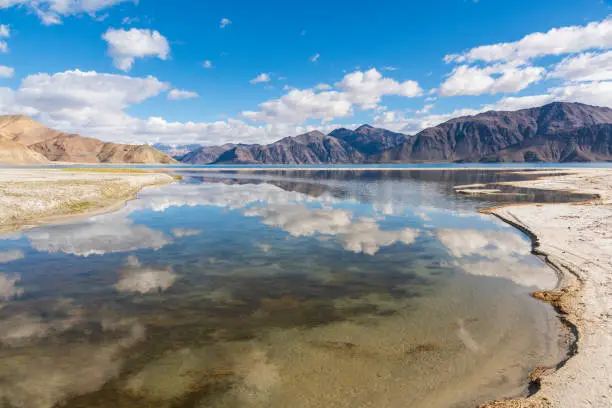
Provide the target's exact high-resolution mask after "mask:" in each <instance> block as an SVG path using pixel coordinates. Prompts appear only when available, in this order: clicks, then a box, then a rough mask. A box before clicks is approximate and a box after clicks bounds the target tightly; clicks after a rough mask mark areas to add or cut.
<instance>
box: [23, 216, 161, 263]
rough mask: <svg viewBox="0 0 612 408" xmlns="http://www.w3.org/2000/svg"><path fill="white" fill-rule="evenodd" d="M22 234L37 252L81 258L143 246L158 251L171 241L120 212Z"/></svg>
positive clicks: (132, 249)
mask: <svg viewBox="0 0 612 408" xmlns="http://www.w3.org/2000/svg"><path fill="white" fill-rule="evenodd" d="M25 235H26V237H27V238H28V239H29V241H30V244H31V245H32V247H33V248H34V249H36V250H37V251H41V252H49V253H56V252H63V253H66V254H71V255H76V256H82V257H88V256H91V255H103V254H108V253H116V252H130V251H135V250H137V249H144V248H148V249H153V250H158V249H160V248H162V247H164V246H166V245H168V244H170V243H172V239H171V238H170V237H167V236H166V235H164V234H163V233H162V232H160V231H156V230H152V229H150V228H148V227H146V226H144V225H137V224H133V223H132V221H131V220H129V219H128V218H127V217H126V214H125V213H124V212H121V211H120V212H116V213H113V214H107V215H103V216H100V217H93V218H90V219H88V220H86V221H81V222H79V223H74V224H70V225H56V226H49V227H43V228H38V229H35V230H31V231H28V232H26V233H25Z"/></svg>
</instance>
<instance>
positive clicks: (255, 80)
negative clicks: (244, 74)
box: [249, 72, 271, 84]
mask: <svg viewBox="0 0 612 408" xmlns="http://www.w3.org/2000/svg"><path fill="white" fill-rule="evenodd" d="M270 81H271V78H270V74H267V73H265V72H264V73H261V74H259V75H257V76H256V77H255V78H253V79H251V80H250V81H249V83H250V84H260V83H262V82H263V83H265V82H270Z"/></svg>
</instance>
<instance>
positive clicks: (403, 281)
mask: <svg viewBox="0 0 612 408" xmlns="http://www.w3.org/2000/svg"><path fill="white" fill-rule="evenodd" d="M199 170H200V169H197V168H196V169H190V168H175V169H173V171H175V172H176V173H177V174H178V175H181V177H182V180H181V182H179V183H175V184H173V185H169V186H165V187H160V188H150V189H146V190H144V191H143V192H141V193H140V194H139V196H138V199H137V200H134V201H131V202H129V203H128V204H127V205H126V206H125V207H124V208H122V209H120V210H118V211H116V212H113V213H109V214H104V215H99V216H95V217H91V218H88V219H81V220H77V221H74V222H71V223H69V224H62V225H53V226H45V227H39V228H34V229H29V230H25V231H23V232H20V233H12V234H5V235H0V358H1V359H2V365H0V401H2V403H3V405H2V406H3V407H7V408H9V407H29V408H30V407H31V408H39V407H41V408H52V407H64V408H76V407H83V408H85V407H87V408H91V407H96V408H98V407H99V408H102V407H117V408H122V407H130V408H132V407H133V408H139V407H143V408H144V407H156V408H166V407H167V408H179V407H181V408H187V407H195V408H199V407H227V408H229V407H245V408H251V407H253V408H255V407H292V408H293V407H295V408H300V407H304V408H306V407H330V408H331V407H347V408H348V407H351V408H355V407H376V408H384V407H428V408H429V407H434V408H435V407H449V406H452V407H474V406H475V405H476V404H478V403H483V402H486V401H487V400H490V399H498V398H503V397H513V396H521V395H527V394H528V393H529V392H530V390H529V387H528V380H527V377H528V375H529V373H530V372H531V371H532V370H533V369H534V368H536V367H538V366H554V365H556V364H557V363H559V362H560V361H562V360H563V359H564V358H565V356H566V354H567V350H568V347H569V343H570V342H571V338H570V336H569V334H568V333H567V332H566V331H565V330H564V329H563V327H562V326H561V323H560V322H559V320H558V319H557V317H556V314H555V312H554V311H553V309H552V308H551V307H550V306H549V305H547V304H544V303H542V302H539V301H537V300H535V299H533V298H532V297H531V296H530V294H531V293H532V292H533V291H534V290H539V289H552V288H554V287H555V285H556V284H557V275H556V273H555V271H554V270H553V269H551V268H549V267H548V266H547V265H546V264H545V263H544V262H543V261H542V260H541V259H539V258H538V257H536V256H535V255H532V254H531V243H530V241H529V239H528V238H527V237H526V236H525V235H524V234H522V233H521V232H519V231H517V230H516V229H513V228H511V227H509V226H508V225H506V224H504V223H503V222H501V221H499V220H498V219H496V218H495V217H493V216H490V215H485V214H481V213H479V212H478V211H479V210H480V209H483V208H487V207H489V206H492V205H498V204H502V203H508V202H563V201H568V200H582V199H585V198H588V197H585V196H572V195H568V194H566V193H559V192H547V191H537V190H523V189H519V188H510V187H506V186H503V185H500V184H498V183H499V182H502V181H505V180H510V179H513V178H517V177H524V178H528V177H530V175H529V174H528V173H527V174H523V175H520V176H518V175H509V174H507V173H503V172H499V171H482V170H476V169H473V170H464V171H451V170H425V169H416V170H395V169H379V170H368V171H364V170H359V169H346V170H343V171H328V170H323V169H310V170H309V171H299V170H295V169H293V170H286V171H274V170H265V169H243V170H240V169H238V170H236V169H233V170H232V169H217V170H210V169H207V171H199ZM481 183H486V184H489V185H490V186H493V187H495V188H497V189H499V192H497V193H496V194H494V195H489V196H484V197H480V196H472V195H465V194H459V193H458V192H457V191H456V190H455V189H454V187H456V186H458V185H470V184H481Z"/></svg>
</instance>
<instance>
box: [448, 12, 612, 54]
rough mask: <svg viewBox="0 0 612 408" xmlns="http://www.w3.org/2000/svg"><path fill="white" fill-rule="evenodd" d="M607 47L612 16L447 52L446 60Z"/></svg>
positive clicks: (610, 45) (611, 37)
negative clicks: (462, 51)
mask: <svg viewBox="0 0 612 408" xmlns="http://www.w3.org/2000/svg"><path fill="white" fill-rule="evenodd" d="M607 48H612V18H607V19H605V20H603V21H596V22H592V23H589V24H587V25H584V26H568V27H561V28H553V29H551V30H549V31H547V32H545V33H540V32H539V33H532V34H529V35H526V36H525V37H523V38H522V39H520V40H518V41H515V42H505V43H497V44H492V45H483V46H479V47H475V48H472V49H471V50H468V51H466V52H464V53H461V54H452V55H447V56H446V57H445V61H447V62H459V63H464V62H474V61H484V62H495V61H517V60H527V59H532V58H537V57H542V56H545V55H563V54H569V53H575V52H581V51H586V50H595V49H598V50H603V49H607Z"/></svg>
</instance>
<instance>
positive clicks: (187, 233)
mask: <svg viewBox="0 0 612 408" xmlns="http://www.w3.org/2000/svg"><path fill="white" fill-rule="evenodd" d="M201 233H202V230H199V229H193V228H174V229H173V230H172V235H174V236H175V237H177V238H184V237H195V236H197V235H200V234H201Z"/></svg>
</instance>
